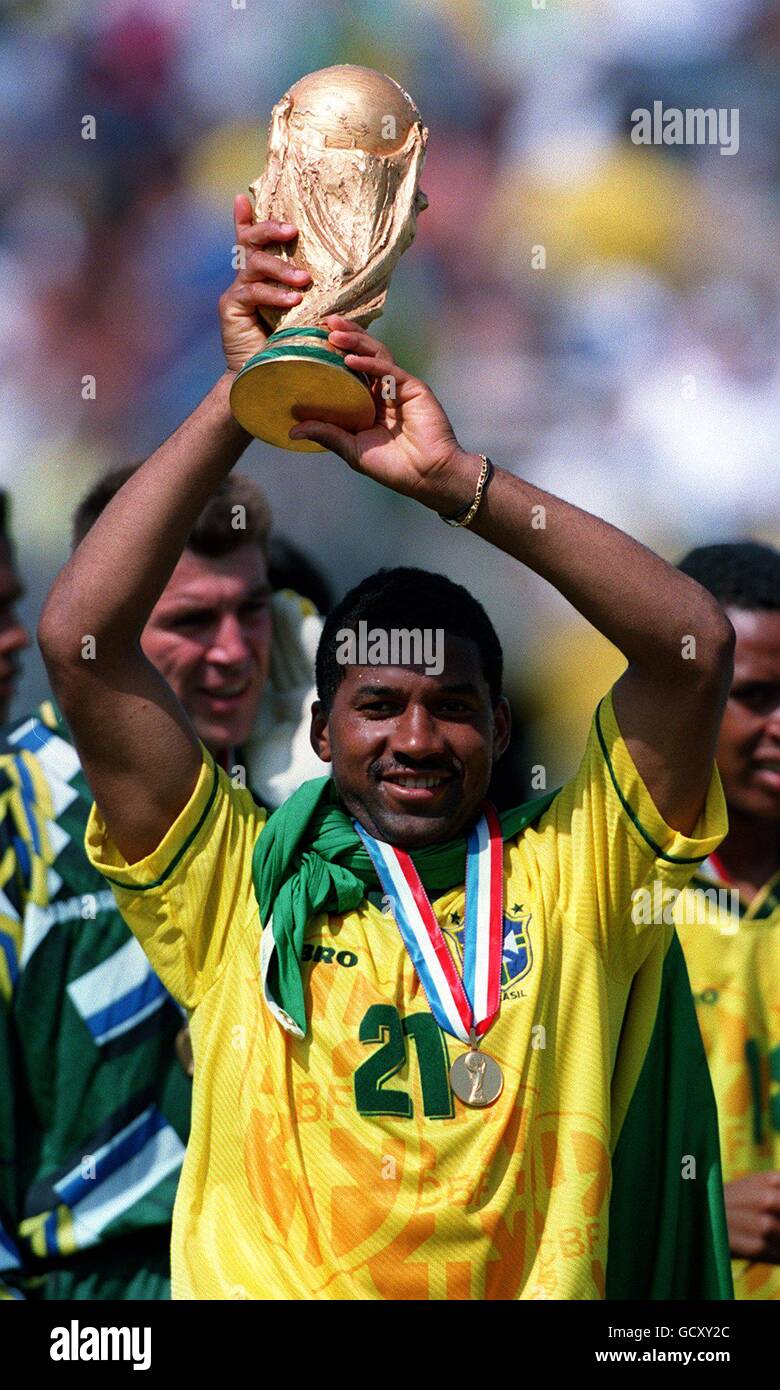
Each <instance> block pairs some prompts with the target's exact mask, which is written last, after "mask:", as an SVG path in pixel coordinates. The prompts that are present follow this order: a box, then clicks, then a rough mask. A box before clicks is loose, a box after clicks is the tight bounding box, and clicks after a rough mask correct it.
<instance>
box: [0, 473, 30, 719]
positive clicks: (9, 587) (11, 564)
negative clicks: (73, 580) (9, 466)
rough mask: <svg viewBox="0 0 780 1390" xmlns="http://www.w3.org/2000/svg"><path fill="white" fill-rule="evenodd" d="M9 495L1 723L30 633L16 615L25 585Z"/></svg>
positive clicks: (0, 510)
mask: <svg viewBox="0 0 780 1390" xmlns="http://www.w3.org/2000/svg"><path fill="white" fill-rule="evenodd" d="M8 511H9V507H8V494H7V493H6V492H3V491H0V723H5V720H6V719H7V718H8V711H9V708H10V705H11V700H12V699H13V694H14V690H15V688H16V682H17V680H18V676H19V661H18V658H19V653H20V652H23V651H24V649H25V647H29V645H30V634H29V633H28V632H27V629H26V628H25V627H23V625H22V623H21V622H20V620H19V617H18V615H17V612H16V605H17V603H18V601H19V599H20V598H21V596H22V585H21V582H20V579H19V575H18V573H17V570H16V560H15V557H14V550H13V544H12V541H11V536H10V529H9V520H8Z"/></svg>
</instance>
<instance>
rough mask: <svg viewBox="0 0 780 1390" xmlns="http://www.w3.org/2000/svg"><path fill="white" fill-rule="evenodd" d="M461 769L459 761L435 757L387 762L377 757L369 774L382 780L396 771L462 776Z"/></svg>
mask: <svg viewBox="0 0 780 1390" xmlns="http://www.w3.org/2000/svg"><path fill="white" fill-rule="evenodd" d="M461 771H462V769H461V766H460V764H459V763H455V762H451V761H445V762H442V761H441V759H438V760H437V759H435V758H408V759H407V760H406V761H404V762H397V761H393V762H386V761H384V760H383V759H382V758H377V760H376V762H373V763H372V764H371V766H370V767H369V769H368V775H369V777H371V778H372V780H373V781H375V782H381V781H382V779H383V778H384V777H391V776H392V775H393V774H394V773H400V772H419V773H421V774H424V773H426V772H429V773H430V774H431V776H447V777H460V775H461Z"/></svg>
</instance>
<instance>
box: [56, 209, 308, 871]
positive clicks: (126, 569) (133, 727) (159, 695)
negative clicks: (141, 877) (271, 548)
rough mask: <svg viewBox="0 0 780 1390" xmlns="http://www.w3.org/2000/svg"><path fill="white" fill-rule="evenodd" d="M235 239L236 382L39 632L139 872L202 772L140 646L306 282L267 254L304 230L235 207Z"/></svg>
mask: <svg viewBox="0 0 780 1390" xmlns="http://www.w3.org/2000/svg"><path fill="white" fill-rule="evenodd" d="M236 234H237V240H238V242H239V244H241V245H242V246H244V247H245V250H246V265H245V267H244V268H243V269H242V270H240V271H239V274H238V275H237V277H236V280H235V282H234V284H233V285H232V286H231V288H230V290H228V291H227V292H226V293H225V295H224V296H223V298H222V300H221V302H220V315H221V323H222V333H223V344H224V348H225V355H226V360H227V364H228V368H229V370H228V371H227V372H226V373H225V374H224V375H223V376H222V377H220V379H219V380H218V381H217V383H216V385H215V386H214V387H213V388H212V390H211V391H210V392H209V394H208V395H207V396H206V398H205V399H204V400H203V401H201V403H200V405H199V406H198V407H197V408H196V410H195V411H194V412H193V413H192V415H190V416H189V418H188V419H187V420H185V421H184V423H183V424H182V425H181V426H180V427H179V429H177V430H176V432H175V434H173V435H171V437H170V439H168V440H166V442H165V443H164V444H162V445H161V446H160V448H159V449H157V450H156V452H155V453H154V454H152V456H151V457H150V458H149V459H147V461H146V462H145V463H144V464H143V466H142V467H141V468H139V469H138V471H137V472H136V473H135V474H134V475H133V476H132V477H131V478H130V479H129V480H128V482H127V483H125V485H124V487H122V488H121V489H120V491H119V492H118V493H117V494H116V496H115V497H114V498H113V500H112V501H111V503H110V504H109V505H108V506H107V507H106V509H105V511H104V512H103V513H102V515H101V516H100V517H99V518H98V520H97V521H96V522H95V524H94V526H93V527H92V528H91V530H90V531H89V532H88V534H87V535H86V536H85V538H84V540H83V541H82V542H81V544H80V545H79V547H78V549H77V550H76V551H75V552H74V554H73V555H72V556H71V558H70V560H69V561H68V563H67V564H66V565H65V568H64V569H63V570H62V571H61V573H60V574H59V576H58V577H57V579H56V580H55V582H54V585H53V587H52V590H51V593H50V594H49V597H48V599H47V601H46V604H45V607H44V610H43V613H42V616H41V621H40V625H39V629H38V640H39V642H40V645H41V650H42V652H43V655H44V658H45V661H46V665H47V668H48V670H49V674H50V676H51V681H52V685H53V688H54V690H55V693H56V695H57V698H58V700H59V703H60V706H61V708H62V711H63V713H64V715H65V718H66V719H67V721H68V723H69V725H70V728H71V730H72V732H73V736H74V739H75V741H76V745H77V747H78V751H79V755H80V757H81V760H82V765H83V767H84V771H85V773H86V776H87V779H88V781H89V784H90V786H91V788H92V791H93V793H94V796H95V800H96V801H97V803H98V805H99V806H100V809H101V811H102V814H103V817H104V819H105V822H106V824H107V826H108V827H109V829H110V832H111V835H112V836H113V838H114V840H115V842H116V844H117V845H118V847H119V848H120V850H121V851H122V853H123V854H124V855H125V856H126V858H127V859H128V860H130V861H133V860H136V859H139V858H141V857H142V856H144V855H145V854H148V853H149V852H150V851H151V850H152V849H154V848H155V846H156V845H158V844H159V842H160V840H161V839H162V837H163V835H164V834H165V831H166V830H167V829H168V827H169V826H170V825H171V824H172V822H173V821H174V820H175V819H176V816H177V815H178V814H179V812H180V811H181V810H182V808H183V807H184V806H185V804H186V802H187V801H188V799H189V797H190V795H191V793H192V790H193V787H194V785H195V781H196V778H197V775H198V771H199V768H200V753H199V749H198V742H197V738H196V736H195V733H194V730H193V729H192V726H191V724H190V722H189V720H188V718H187V716H186V714H185V713H184V710H183V709H182V707H181V705H180V704H179V702H178V700H177V699H176V697H175V696H174V694H173V692H172V690H171V688H170V686H169V685H168V684H167V682H166V681H165V680H164V679H163V677H162V676H161V675H160V674H159V673H158V671H157V670H156V669H155V668H154V666H152V664H151V663H150V662H149V661H148V660H147V658H146V657H145V656H144V654H143V651H142V650H141V645H140V638H141V633H142V631H143V629H144V627H145V625H146V622H147V620H148V618H149V615H150V613H151V611H152V609H153V607H154V605H155V604H156V602H157V600H158V598H159V597H160V594H161V593H162V591H163V589H164V588H165V586H166V584H167V583H168V580H169V579H170V577H171V574H172V572H173V570H174V568H175V566H176V563H177V561H178V560H179V558H180V556H181V553H182V550H183V549H184V546H185V544H186V541H187V538H188V536H189V534H190V532H191V531H192V528H193V526H194V525H195V522H196V521H197V518H198V516H199V515H200V512H201V511H202V509H203V507H204V506H205V504H206V502H207V501H208V499H209V497H210V496H211V494H212V493H213V491H214V489H215V488H216V487H217V485H218V484H219V483H220V481H221V480H222V479H223V478H224V477H225V476H226V475H227V474H228V473H229V472H230V469H231V468H232V467H233V465H234V464H235V463H236V462H237V460H238V459H239V458H240V457H241V455H242V454H243V452H244V450H245V449H246V447H247V445H248V444H249V443H250V436H249V435H248V434H246V433H245V432H244V431H243V430H242V429H241V428H240V426H239V425H238V424H237V423H236V421H235V420H234V419H233V416H232V415H231V413H230V406H229V400H228V398H229V393H230V386H231V384H232V381H233V376H234V373H235V372H236V371H237V370H238V369H239V368H240V367H241V366H242V365H243V363H244V362H245V361H246V359H247V358H248V357H249V356H251V355H252V354H253V353H254V352H258V351H260V350H261V348H262V347H263V345H264V343H265V341H266V335H265V333H264V332H263V330H262V328H261V326H260V324H259V322H258V319H257V310H258V308H260V309H262V306H263V305H283V306H286V307H289V306H291V305H292V304H294V303H296V302H298V300H299V299H300V297H301V292H300V291H299V290H293V289H292V288H291V286H292V285H294V284H304V282H305V280H306V279H308V277H306V276H303V277H301V276H300V273H299V272H297V271H295V270H294V268H292V267H289V268H288V267H287V266H286V265H285V264H284V263H283V262H281V261H280V260H279V259H278V258H277V257H275V256H272V255H270V254H269V253H268V252H266V251H264V250H263V249H262V248H263V246H264V245H266V244H268V243H271V242H279V241H283V240H289V239H290V238H292V237H293V236H295V235H296V232H295V228H288V229H286V230H285V228H284V227H282V226H279V225H278V224H275V223H268V222H265V223H258V224H257V226H255V227H253V226H252V222H251V209H250V206H249V200H248V199H246V198H240V199H237V200H236ZM276 282H282V283H276Z"/></svg>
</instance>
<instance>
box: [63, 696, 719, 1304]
mask: <svg viewBox="0 0 780 1390" xmlns="http://www.w3.org/2000/svg"><path fill="white" fill-rule="evenodd" d="M264 820H265V817H264V813H263V812H262V811H261V810H259V809H258V807H257V806H256V805H255V804H254V802H253V801H252V798H251V797H250V796H249V795H248V794H247V793H246V792H242V791H236V790H234V789H233V788H232V787H231V785H230V782H229V780H228V779H227V778H226V776H225V774H224V773H222V772H221V771H219V770H216V769H215V767H214V763H213V761H212V760H211V758H210V757H209V756H208V755H207V754H205V755H204V763H203V768H202V772H201V776H200V779H199V782H198V785H197V787H196V789H195V792H194V794H193V796H192V799H191V801H190V803H189V805H188V806H187V807H186V808H185V809H184V811H183V812H182V813H181V815H180V816H179V818H178V820H177V821H176V823H175V824H174V825H173V826H172V827H171V829H170V830H169V832H168V834H167V835H166V836H165V839H164V840H163V842H162V844H161V845H160V846H159V847H158V848H157V850H155V852H154V853H153V854H151V855H150V856H149V857H148V858H147V859H144V860H143V861H141V862H139V863H137V864H134V865H128V864H127V863H126V862H125V861H124V860H123V858H122V856H121V855H120V854H119V852H118V850H117V849H116V847H115V846H114V845H113V844H112V843H111V841H110V840H109V839H108V836H107V833H106V830H105V827H104V825H103V823H102V821H101V819H100V816H99V814H97V812H96V811H95V810H94V809H93V814H92V821H91V824H90V828H89V830H88V835H87V844H88V848H89V852H90V856H91V858H92V861H93V863H94V864H95V865H96V866H97V867H98V868H99V869H100V870H101V871H102V872H103V873H105V874H106V876H107V877H108V879H109V881H110V882H112V883H113V884H114V885H115V892H116V895H117V899H118V902H119V904H120V907H121V909H122V912H123V913H124V915H125V917H126V919H127V921H128V922H129V924H130V925H131V927H132V928H133V931H134V932H135V933H136V934H137V936H138V939H139V940H140V942H141V944H142V945H143V947H144V949H145V950H146V951H147V953H148V955H149V958H150V960H151V962H152V964H153V966H154V968H155V970H157V971H158V973H159V974H160V976H161V978H162V979H163V981H164V983H165V984H166V985H167V986H168V988H169V989H170V990H171V991H172V993H173V994H174V995H175V996H176V997H177V998H178V999H179V1000H181V1002H182V1003H183V1004H185V1005H186V1006H187V1008H189V1009H191V1010H193V1014H192V1023H191V1028H192V1042H193V1048H194V1053H195V1083H194V1095H193V1120H192V1133H191V1138H190V1142H189V1147H188V1149H187V1154H186V1158H185V1161H184V1168H183V1172H182V1178H181V1183H180V1186H179V1192H178V1196H177V1199H176V1208H175V1212H174V1221H173V1240H172V1266H173V1268H172V1274H173V1293H174V1297H176V1298H205V1299H226V1298H263V1299H267V1298H270V1299H276V1298H278V1299H310V1298H329V1299H372V1298H387V1299H444V1298H447V1299H483V1298H501V1299H516V1298H517V1299H533V1298H557V1299H560V1298H567V1299H597V1298H601V1297H603V1295H604V1275H605V1259H606V1249H607V1216H608V1205H609V1202H608V1199H609V1190H610V1175H611V1164H610V1155H611V1150H612V1148H613V1145H614V1140H615V1139H616V1137H617V1136H616V1133H615V1129H616V1124H617V1122H616V1119H615V1115H616V1113H617V1111H619V1110H620V1109H621V1107H622V1109H623V1110H624V1109H625V1099H626V1097H625V1096H623V1097H622V1098H617V1099H616V1098H615V1097H614V1096H613V1097H612V1098H611V1096H610V1085H611V1081H612V1076H613V1067H614V1064H615V1059H616V1055H617V1053H618V1043H619V1040H620V1032H621V1023H622V1021H623V1017H624V1012H625V1008H626V1001H627V997H628V993H629V990H630V988H631V981H632V978H633V976H634V974H635V972H636V971H637V969H638V968H639V967H640V965H642V963H643V962H645V961H646V960H647V959H648V957H649V956H651V955H652V954H655V955H656V956H657V967H658V969H657V979H660V971H661V966H662V962H663V955H664V951H665V948H666V944H667V942H668V935H666V936H665V935H664V929H663V928H661V927H657V926H656V927H653V926H643V925H641V924H640V925H635V924H634V921H633V915H634V914H633V912H632V891H633V890H634V889H635V888H636V887H637V886H639V885H643V884H647V883H650V882H652V881H654V880H655V879H656V878H659V879H660V880H661V882H662V883H664V884H666V885H669V886H677V887H679V886H681V885H682V884H684V883H685V882H686V880H687V878H688V877H689V875H690V873H691V872H692V870H693V867H694V864H695V862H696V861H699V860H701V859H703V858H704V857H705V856H706V855H708V854H709V853H711V851H712V850H713V849H714V848H715V846H716V845H717V844H718V843H719V842H720V840H721V839H722V837H723V835H724V833H725V830H726V820H725V807H724V803H723V795H722V791H721V787H720V781H719V778H718V776H717V773H716V772H715V773H714V774H713V780H712V784H711V787H710V790H709V794H708V798H707V803H706V807H705V809H704V811H703V813H702V818H701V820H700V823H699V825H698V826H697V827H696V834H695V835H694V836H693V837H691V838H689V837H686V836H684V835H681V834H679V833H677V832H676V831H674V830H672V829H670V828H669V827H668V826H667V825H666V824H665V823H664V821H663V820H662V819H661V817H660V816H659V814H658V812H657V810H656V808H655V806H654V805H653V802H652V800H651V798H650V796H649V794H648V792H647V790H646V788H645V787H644V785H643V784H642V781H641V779H640V777H639V775H638V773H637V770H636V768H635V766H634V764H633V761H632V759H631V757H630V755H629V753H628V750H627V748H626V746H625V744H624V742H623V740H622V738H621V737H620V733H619V730H618V727H617V723H616V720H615V715H614V711H613V708H612V700H611V697H610V696H608V697H606V698H605V699H604V700H603V701H602V703H601V705H600V706H599V709H598V710H597V712H596V716H595V718H594V722H593V726H592V728H591V732H590V736H589V739H588V744H587V748H586V751H585V754H584V757H583V760H582V763H581V765H580V768H579V770H578V772H577V775H576V777H575V778H574V779H573V781H572V782H570V783H569V784H568V785H566V786H565V787H564V788H563V789H562V790H561V791H560V792H559V794H558V796H557V797H556V798H555V800H554V801H553V802H552V804H551V806H550V807H549V808H548V809H547V810H546V811H545V813H544V814H543V815H542V817H541V819H540V820H539V821H538V822H537V823H536V824H535V826H534V827H533V828H529V829H527V830H525V831H524V832H523V833H522V834H521V835H519V836H518V837H517V838H516V839H515V840H513V841H508V842H507V843H506V845H505V855H504V870H505V898H504V911H505V922H504V931H505V936H504V953H503V978H502V985H503V988H502V1005H501V1010H500V1015H499V1018H498V1021H497V1022H496V1023H495V1024H494V1026H493V1027H492V1029H491V1030H490V1032H489V1034H488V1035H487V1038H486V1040H485V1050H486V1051H487V1052H489V1053H491V1054H492V1055H493V1056H494V1057H495V1058H496V1059H497V1060H498V1061H499V1063H500V1064H501V1066H502V1068H503V1072H504V1078H505V1082H504V1091H503V1094H502V1095H501V1097H500V1099H499V1100H498V1101H497V1103H496V1104H495V1105H494V1106H493V1107H492V1108H490V1109H488V1110H469V1109H466V1108H465V1107H464V1106H463V1105H461V1104H460V1102H459V1101H457V1100H453V1097H452V1093H451V1090H450V1086H449V1082H448V1070H449V1065H450V1063H451V1061H453V1060H454V1058H455V1056H457V1055H458V1053H459V1052H461V1051H462V1050H463V1047H462V1044H461V1043H459V1042H457V1041H456V1040H455V1039H453V1038H451V1037H449V1036H447V1035H445V1034H444V1033H442V1032H441V1031H440V1029H439V1027H438V1025H437V1024H436V1023H435V1021H434V1019H433V1016H432V1015H431V1012H430V1009H429V1007H428V1004H427V1001H426V998H425V995H424V994H423V991H422V988H421V986H420V983H419V981H418V978H417V975H416V973H415V971H414V968H413V966H412V964H411V961H410V960H409V957H408V956H407V954H406V951H405V949H404V946H403V943H402V940H401V936H400V933H399V931H398V928H397V927H396V925H395V922H394V920H393V918H392V917H391V916H389V915H387V914H385V913H383V912H382V911H381V910H380V909H379V908H378V907H375V906H373V905H372V903H370V902H369V901H367V900H364V902H363V903H362V904H361V906H360V908H359V910H357V911H354V912H349V913H346V914H344V915H340V916H337V915H328V914H320V915H319V916H316V917H314V918H313V919H312V920H311V921H310V923H309V926H308V930H307V937H306V943H305V947H304V971H305V978H306V1000H307V1013H308V1018H309V1021H310V1027H309V1033H308V1036H307V1037H306V1038H305V1039H304V1040H301V1039H298V1038H295V1037H294V1036H292V1035H291V1034H289V1033H287V1032H285V1031H283V1029H282V1028H281V1027H280V1026H279V1025H278V1024H277V1023H276V1022H275V1021H274V1020H273V1018H272V1017H271V1015H270V1014H269V1012H268V1011H267V1009H266V1006H265V1005H264V1003H263V1000H262V998H261V989H260V968H259V944H260V933H261V927H260V922H259V920H258V909H257V905H256V902H255V897H254V892H253V885H252V872H251V868H252V866H251V857H252V849H253V846H254V843H255V840H256V837H257V835H258V834H260V833H261V832H262V829H263V825H264ZM463 909H464V890H463V886H462V885H460V886H455V887H453V889H452V890H451V891H450V892H448V893H446V894H445V895H443V896H442V897H440V898H438V899H437V900H436V901H435V903H434V910H435V912H436V915H437V917H438V920H439V922H440V924H441V926H442V928H443V930H444V931H445V932H446V934H447V938H448V940H449V941H450V949H451V950H452V951H453V952H454V953H455V957H456V959H457V960H458V961H460V951H461V941H462V929H463ZM669 930H671V929H669ZM657 992H658V991H657V989H656V990H655V994H653V992H652V990H648V991H647V992H646V993H647V997H646V1000H645V1007H646V1014H647V1018H646V1037H647V1039H649V1037H650V1033H651V1031H652V1025H653V1020H654V1013H655V1007H656V1002H657ZM632 1008H633V1001H632ZM644 1046H645V1047H646V1041H645V1043H644ZM641 1061H642V1056H641V1055H639V1056H637V1058H636V1059H635V1064H634V1072H635V1075H634V1077H633V1082H634V1083H635V1081H636V1075H637V1074H638V1071H639V1069H640V1067H641Z"/></svg>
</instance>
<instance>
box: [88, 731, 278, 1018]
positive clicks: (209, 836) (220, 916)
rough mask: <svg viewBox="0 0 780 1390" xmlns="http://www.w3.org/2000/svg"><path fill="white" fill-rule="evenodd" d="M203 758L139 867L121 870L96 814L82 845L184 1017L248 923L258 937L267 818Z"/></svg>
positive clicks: (123, 865)
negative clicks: (258, 852) (258, 846)
mask: <svg viewBox="0 0 780 1390" xmlns="http://www.w3.org/2000/svg"><path fill="white" fill-rule="evenodd" d="M202 753H203V764H202V767H201V770H200V775H199V777H198V781H197V784H196V787H195V790H194V791H193V793H192V796H191V797H190V800H189V802H188V803H187V805H186V806H185V807H184V810H183V811H182V812H181V814H180V815H179V816H178V818H177V819H176V820H175V821H174V823H173V825H172V826H171V827H170V829H169V830H168V831H167V833H166V835H165V837H164V838H163V840H162V841H161V843H160V844H159V845H158V846H157V848H156V849H155V850H154V851H153V852H152V853H151V854H149V855H147V857H146V858H145V859H140V860H138V862H137V863H135V864H128V863H127V861H126V859H124V858H123V856H122V855H121V854H120V852H119V850H118V849H117V847H116V845H115V844H114V843H113V841H112V840H111V838H110V836H109V834H108V831H107V830H106V826H105V823H104V822H103V819H102V817H101V815H100V812H99V811H98V809H97V807H96V806H93V807H92V810H91V812H90V817H89V822H88V825H87V832H86V838H85V845H86V851H87V855H88V857H89V859H90V862H91V863H92V864H93V865H94V867H95V868H96V869H97V870H98V871H99V872H100V873H101V874H103V875H104V877H105V878H106V880H107V882H108V883H109V884H110V885H111V887H112V889H113V891H114V896H115V898H116V901H117V905H118V907H119V910H120V912H121V913H122V916H123V917H124V919H125V921H126V922H127V924H128V926H129V927H130V929H131V931H132V932H133V934H134V935H135V936H136V937H137V938H138V941H139V942H140V944H141V946H142V947H143V949H144V951H145V952H146V955H147V956H148V958H149V962H150V964H151V966H152V969H153V970H154V971H155V972H156V974H157V975H159V977H160V979H161V980H162V982H163V984H164V985H165V986H166V988H167V989H168V990H169V992H170V993H171V994H172V995H173V997H174V999H176V1000H178V1002H179V1003H180V1004H183V1005H184V1007H185V1008H187V1009H195V1008H197V1006H198V1004H199V1003H200V1001H201V999H202V998H203V996H204V995H205V993H206V991H207V990H209V989H210V988H211V986H212V985H213V984H214V983H215V981H216V980H217V979H218V978H219V976H220V974H221V973H222V970H223V969H224V967H225V965H226V964H227V962H228V960H229V959H230V957H231V956H232V955H233V952H234V951H235V950H236V949H237V947H238V945H239V942H240V941H241V938H242V935H243V933H244V932H245V931H246V930H248V929H249V927H250V926H252V925H254V926H255V927H256V928H257V930H258V931H259V921H258V915H257V902H256V899H255V894H254V887H253V883H252V853H253V850H254V846H255V842H256V840H257V837H258V835H259V834H260V833H261V831H262V829H263V827H264V825H265V822H266V819H267V813H266V812H265V811H264V810H263V809H262V807H260V806H258V805H257V803H256V801H255V800H254V798H253V797H252V795H251V793H250V792H248V791H246V790H243V789H237V788H235V787H234V786H233V785H232V783H231V781H230V779H229V777H228V776H227V773H225V772H224V771H223V770H222V769H221V768H218V767H217V766H216V765H215V763H214V759H213V758H212V757H211V754H210V753H209V752H208V751H207V750H206V749H205V748H203V749H202Z"/></svg>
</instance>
